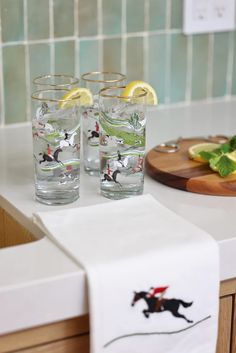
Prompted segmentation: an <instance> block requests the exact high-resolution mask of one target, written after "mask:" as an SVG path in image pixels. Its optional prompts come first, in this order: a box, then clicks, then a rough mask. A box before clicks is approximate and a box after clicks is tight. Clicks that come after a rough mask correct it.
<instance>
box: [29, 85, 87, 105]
mask: <svg viewBox="0 0 236 353" xmlns="http://www.w3.org/2000/svg"><path fill="white" fill-rule="evenodd" d="M47 92H70V90H69V89H66V88H64V89H63V88H54V89H46V90H39V91H35V92H33V93H32V95H31V98H32V99H35V100H38V101H41V102H71V101H74V100H78V99H80V97H81V95H80V94H77V95H76V96H74V97H70V98H66V99H62V98H46V97H42V98H40V97H39V94H40V93H47Z"/></svg>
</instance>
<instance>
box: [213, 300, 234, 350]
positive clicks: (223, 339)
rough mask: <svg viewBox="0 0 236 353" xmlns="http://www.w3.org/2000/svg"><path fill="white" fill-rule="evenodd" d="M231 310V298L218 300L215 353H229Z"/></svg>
mask: <svg viewBox="0 0 236 353" xmlns="http://www.w3.org/2000/svg"><path fill="white" fill-rule="evenodd" d="M232 310H233V296H232V295H227V296H225V297H222V298H221V299H220V312H219V329H218V342H217V353H231V352H230V341H231V324H232ZM232 353H234V352H232Z"/></svg>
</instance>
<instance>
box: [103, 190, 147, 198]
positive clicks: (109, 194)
mask: <svg viewBox="0 0 236 353" xmlns="http://www.w3.org/2000/svg"><path fill="white" fill-rule="evenodd" d="M142 194H143V189H141V190H135V191H130V190H129V191H111V190H103V189H102V190H101V195H102V196H104V197H106V198H108V199H111V200H121V199H125V198H128V197H132V196H138V195H142Z"/></svg>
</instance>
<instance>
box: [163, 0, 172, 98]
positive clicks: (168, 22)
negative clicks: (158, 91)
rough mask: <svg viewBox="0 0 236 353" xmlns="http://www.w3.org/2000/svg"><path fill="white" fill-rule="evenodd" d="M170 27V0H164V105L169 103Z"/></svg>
mask: <svg viewBox="0 0 236 353" xmlns="http://www.w3.org/2000/svg"><path fill="white" fill-rule="evenodd" d="M170 26H171V0H166V26H165V33H166V34H167V38H166V49H165V52H166V66H165V72H166V77H165V90H164V91H165V104H169V103H170V82H171V79H170V69H171V37H170V33H168V31H169V30H170Z"/></svg>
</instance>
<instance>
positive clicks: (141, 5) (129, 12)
mask: <svg viewBox="0 0 236 353" xmlns="http://www.w3.org/2000/svg"><path fill="white" fill-rule="evenodd" d="M144 12H145V1H143V0H129V1H127V2H126V18H127V27H126V28H127V32H141V31H144V29H145V28H144V26H145V16H144Z"/></svg>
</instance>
